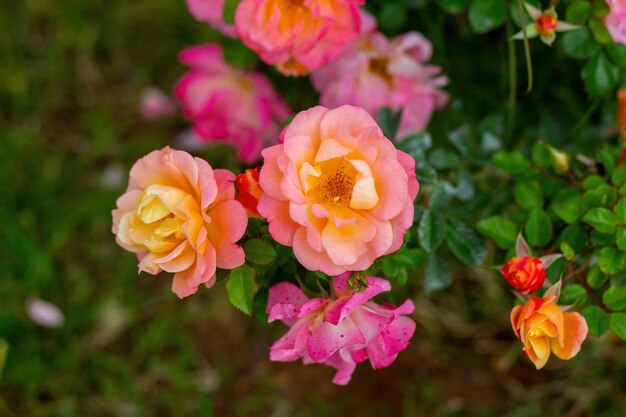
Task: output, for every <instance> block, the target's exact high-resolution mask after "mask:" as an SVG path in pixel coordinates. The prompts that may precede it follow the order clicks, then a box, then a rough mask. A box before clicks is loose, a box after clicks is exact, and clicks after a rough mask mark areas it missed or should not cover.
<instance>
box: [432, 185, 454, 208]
mask: <svg viewBox="0 0 626 417" xmlns="http://www.w3.org/2000/svg"><path fill="white" fill-rule="evenodd" d="M455 195H456V188H454V187H453V186H452V184H450V183H449V182H447V181H442V182H440V183H438V184H437V185H436V186H435V189H434V190H433V192H432V193H431V194H430V200H429V201H428V207H429V208H430V209H431V210H439V209H442V208H443V207H445V206H446V204H447V203H448V201H449V200H450V199H451V198H452V197H454V196H455Z"/></svg>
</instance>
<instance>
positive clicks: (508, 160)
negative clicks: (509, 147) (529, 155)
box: [493, 151, 530, 174]
mask: <svg viewBox="0 0 626 417" xmlns="http://www.w3.org/2000/svg"><path fill="white" fill-rule="evenodd" d="M493 163H494V165H495V166H497V167H498V168H500V169H501V170H503V171H506V172H509V173H511V174H525V173H527V172H528V171H529V170H530V164H529V163H528V161H527V160H526V158H524V155H522V153H521V152H519V151H512V152H507V151H500V152H498V153H496V154H495V155H494V156H493Z"/></svg>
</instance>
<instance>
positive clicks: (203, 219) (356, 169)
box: [113, 106, 419, 384]
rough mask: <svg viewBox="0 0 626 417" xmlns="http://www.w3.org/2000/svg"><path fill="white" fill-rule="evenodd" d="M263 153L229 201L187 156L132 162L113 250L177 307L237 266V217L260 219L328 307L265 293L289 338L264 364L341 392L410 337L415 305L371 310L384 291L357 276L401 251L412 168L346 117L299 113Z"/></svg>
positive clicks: (224, 187) (351, 114) (363, 119)
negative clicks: (322, 287)
mask: <svg viewBox="0 0 626 417" xmlns="http://www.w3.org/2000/svg"><path fill="white" fill-rule="evenodd" d="M262 153H263V157H264V163H263V165H262V167H261V169H260V172H256V171H253V170H249V171H247V172H246V173H243V174H240V176H239V178H238V179H237V181H236V183H237V184H238V185H240V190H239V193H238V194H237V195H236V190H235V184H234V182H235V180H236V177H235V175H234V174H233V173H232V172H230V171H227V170H223V169H212V168H211V166H210V165H209V164H208V163H207V162H206V161H204V160H202V159H199V158H194V157H192V156H191V155H189V154H188V153H186V152H183V151H176V150H172V149H170V148H165V149H163V150H160V151H154V152H152V153H150V154H148V155H147V156H145V157H143V158H141V159H140V160H139V161H137V162H136V163H135V165H134V166H133V167H132V169H131V172H130V181H129V185H128V189H127V190H126V193H125V194H123V195H122V196H121V197H120V198H119V199H118V201H117V209H116V210H114V211H113V233H115V235H116V240H117V242H118V243H119V244H120V245H121V246H122V247H123V248H125V249H127V250H129V251H132V252H135V253H137V256H138V258H139V269H140V270H141V271H145V272H148V273H150V274H157V273H159V272H161V271H167V272H171V273H173V274H174V278H173V283H172V290H173V291H174V292H175V293H176V294H177V295H178V296H179V297H181V298H183V297H187V296H189V295H191V294H194V293H195V292H196V291H197V290H198V287H199V286H200V285H202V284H205V285H206V286H207V287H211V286H212V285H213V284H214V283H215V280H216V268H223V269H233V268H236V267H238V266H240V265H242V264H243V263H244V261H245V253H244V251H243V249H242V247H241V246H240V245H238V244H237V242H238V241H239V240H240V239H241V238H242V237H243V235H244V233H245V231H246V227H247V223H248V214H247V212H248V213H250V215H252V216H258V215H260V216H262V217H263V218H265V219H266V220H267V221H268V223H269V233H270V234H271V236H272V238H273V239H274V240H276V241H277V242H278V243H280V244H282V245H286V246H290V247H292V248H293V251H294V254H295V256H296V258H297V260H298V262H300V263H301V264H302V265H303V266H304V267H306V268H308V269H309V270H311V271H321V272H323V273H325V274H328V275H330V276H333V277H334V278H333V280H332V290H333V293H334V297H326V298H315V299H307V297H306V296H305V295H304V294H303V293H302V291H301V290H300V289H299V288H298V287H296V286H295V285H293V284H290V283H287V282H283V283H280V284H277V285H275V286H274V287H272V288H270V293H269V302H268V305H267V312H268V314H269V320H270V321H273V320H282V321H283V322H284V323H285V324H287V325H288V326H290V327H291V330H290V331H289V332H288V333H287V334H286V335H285V336H283V337H282V338H281V339H280V340H278V341H277V342H276V343H275V344H274V345H273V346H272V347H271V349H270V358H271V359H272V360H275V361H293V360H298V359H302V360H303V361H304V363H313V362H315V363H324V364H327V365H329V366H332V367H334V368H336V369H337V373H336V375H335V378H334V380H333V381H334V382H335V383H337V384H346V383H347V382H348V381H349V379H350V376H351V374H352V372H353V370H354V368H355V367H356V364H357V363H360V362H363V361H365V360H369V361H370V363H371V365H372V367H373V368H382V367H386V366H389V365H390V364H391V363H392V362H393V361H394V359H395V357H396V356H397V354H398V353H399V352H401V351H402V350H404V349H405V348H406V347H407V345H408V343H409V340H410V338H411V337H412V335H413V333H414V331H415V323H414V322H413V320H411V319H409V318H407V317H405V316H404V315H406V314H409V313H411V312H413V310H414V306H413V303H412V302H411V301H410V300H407V301H406V302H405V303H403V304H402V305H400V306H399V307H395V306H391V305H378V304H376V303H374V302H372V301H370V299H371V298H372V297H374V296H375V295H377V294H379V293H381V292H384V291H389V290H390V289H391V287H390V284H389V282H388V281H386V280H384V279H382V278H376V277H364V276H363V275H362V274H361V273H359V272H358V271H364V270H366V269H367V268H369V267H370V266H371V265H372V263H373V262H374V261H375V260H376V259H377V258H379V257H380V256H383V255H386V254H388V253H391V252H394V251H396V250H398V249H399V248H400V247H401V246H402V243H403V236H404V234H405V233H406V231H407V230H408V229H409V227H411V225H412V224H413V212H414V207H413V202H414V200H415V198H416V196H417V193H418V191H419V183H418V181H417V179H416V177H415V161H414V160H413V158H411V157H410V156H409V155H407V154H406V153H404V152H401V151H399V150H397V149H396V148H395V146H394V145H393V143H392V142H391V141H390V140H389V139H387V138H386V137H385V136H384V135H383V133H382V131H381V130H380V128H379V127H378V125H377V124H376V122H375V121H374V119H372V117H371V116H370V115H369V114H368V113H367V112H366V111H365V110H363V109H361V108H357V107H352V106H342V107H339V108H336V109H334V110H328V109H326V108H324V107H315V108H312V109H310V110H307V111H304V112H301V113H299V114H298V115H296V116H295V118H294V119H293V121H292V122H291V124H290V125H289V126H287V127H286V128H285V130H284V131H283V133H282V134H281V136H280V144H278V145H275V146H271V147H269V148H266V149H264V150H263V152H262ZM257 180H258V182H257ZM351 280H357V281H359V282H361V283H362V285H357V286H355V285H350V282H351Z"/></svg>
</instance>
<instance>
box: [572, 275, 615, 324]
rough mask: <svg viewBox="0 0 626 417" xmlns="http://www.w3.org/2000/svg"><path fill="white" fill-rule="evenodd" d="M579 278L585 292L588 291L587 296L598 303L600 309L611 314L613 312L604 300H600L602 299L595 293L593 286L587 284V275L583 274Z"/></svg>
mask: <svg viewBox="0 0 626 417" xmlns="http://www.w3.org/2000/svg"><path fill="white" fill-rule="evenodd" d="M579 277H580V283H581V284H582V286H583V287H584V288H585V291H587V294H589V297H591V299H592V300H593V301H594V302H595V303H596V305H597V306H598V307H600V308H601V309H602V310H604V311H605V312H606V313H609V314H610V313H612V312H613V311H612V310H611V309H609V308H608V307H607V306H605V305H604V303H603V302H602V300H600V298H599V297H598V296H597V295H596V293H595V292H594V291H593V288H591V286H590V285H589V283H588V282H587V275H585V274H581V275H580V276H579Z"/></svg>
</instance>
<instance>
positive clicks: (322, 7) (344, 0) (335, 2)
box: [235, 0, 365, 75]
mask: <svg viewBox="0 0 626 417" xmlns="http://www.w3.org/2000/svg"><path fill="white" fill-rule="evenodd" d="M364 2H365V1H364V0H242V1H241V3H239V6H238V7H237V12H236V15H235V25H236V27H237V31H238V33H239V36H240V37H241V40H242V42H243V43H244V44H245V45H246V46H248V47H249V48H250V49H252V50H253V51H255V52H256V53H257V54H259V57H260V58H261V59H262V60H263V61H265V62H266V63H268V64H272V65H276V66H277V67H278V69H279V71H281V72H282V73H283V74H285V75H305V74H307V73H308V72H309V71H311V70H313V69H316V68H319V67H320V66H322V65H323V64H325V63H327V62H330V61H332V60H334V59H335V58H337V56H339V54H340V53H341V51H342V50H343V48H344V47H345V46H346V45H348V44H349V43H350V42H352V41H354V40H355V39H356V38H357V36H358V34H359V28H360V22H361V17H360V14H359V5H361V4H363V3H364Z"/></svg>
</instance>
